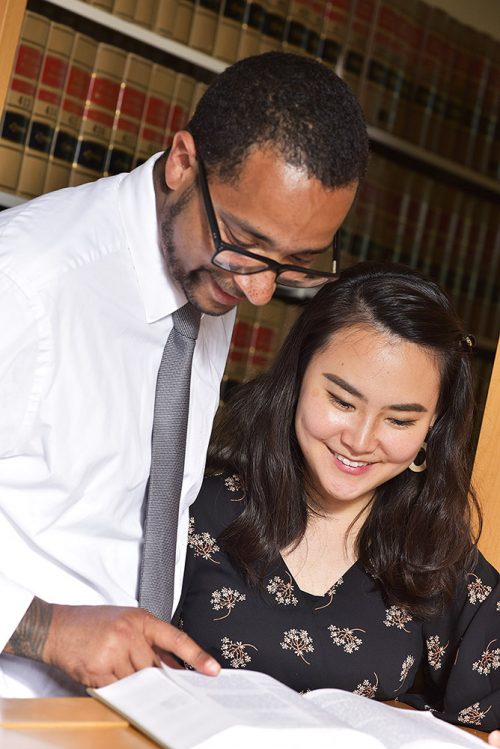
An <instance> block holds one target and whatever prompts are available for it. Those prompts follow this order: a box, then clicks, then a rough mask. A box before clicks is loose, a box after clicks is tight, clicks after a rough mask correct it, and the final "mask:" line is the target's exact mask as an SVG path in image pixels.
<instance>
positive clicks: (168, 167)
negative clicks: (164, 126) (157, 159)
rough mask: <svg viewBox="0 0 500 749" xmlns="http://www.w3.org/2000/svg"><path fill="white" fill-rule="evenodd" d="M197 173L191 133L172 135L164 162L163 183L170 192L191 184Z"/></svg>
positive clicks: (194, 148)
mask: <svg viewBox="0 0 500 749" xmlns="http://www.w3.org/2000/svg"><path fill="white" fill-rule="evenodd" d="M196 173H197V161H196V146H195V143H194V140H193V136H192V135H191V133H188V131H187V130H180V131H179V132H178V133H176V134H175V135H174V139H173V141H172V145H171V147H170V151H169V154H168V156H167V160H166V162H165V183H166V185H167V187H169V188H170V189H171V190H177V189H179V187H186V186H187V185H188V184H192V182H193V180H194V178H195V176H196Z"/></svg>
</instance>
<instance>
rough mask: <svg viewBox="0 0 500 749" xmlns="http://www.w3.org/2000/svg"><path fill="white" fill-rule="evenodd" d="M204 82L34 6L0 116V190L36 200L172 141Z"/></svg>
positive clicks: (127, 165) (123, 166)
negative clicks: (36, 11) (99, 37)
mask: <svg viewBox="0 0 500 749" xmlns="http://www.w3.org/2000/svg"><path fill="white" fill-rule="evenodd" d="M205 87H206V84H205V83H203V82H202V81H197V80H195V79H194V78H193V77H192V76H191V75H188V74H186V73H180V72H176V71H175V70H173V69H172V68H169V67H167V66H166V65H163V64H160V63H157V62H153V61H152V60H150V59H147V58H146V57H144V56H141V55H139V54H136V53H134V52H127V51H126V50H124V49H122V48H121V47H118V46H114V45H112V44H108V43H106V42H102V41H101V42H98V41H97V40H96V39H93V38H92V37H90V36H88V35H87V34H84V33H82V32H78V31H76V30H75V29H74V28H73V27H71V26H68V25H66V24H61V23H57V22H56V21H53V20H50V19H49V18H47V17H46V16H44V15H41V14H39V13H34V12H32V11H27V12H26V14H25V17H24V22H23V27H22V31H21V36H20V40H19V45H18V49H17V54H16V60H15V64H14V69H13V73H12V77H11V81H10V85H9V90H8V93H7V97H6V103H5V108H4V112H3V115H2V118H1V120H0V189H3V190H7V191H10V192H15V193H18V194H19V195H22V196H25V197H28V198H30V197H34V196H36V195H39V194H41V193H44V192H49V191H50V190H56V189H59V188H61V187H66V186H68V185H78V184H81V183H83V182H88V181H91V180H94V179H97V178H98V177H100V176H103V175H109V174H117V173H119V172H124V171H129V170H130V169H132V168H133V167H134V166H137V165H138V164H140V163H142V162H143V161H145V160H146V159H147V158H148V157H149V156H151V155H152V154H153V153H155V152H157V151H160V150H162V149H163V148H166V147H167V146H168V145H169V144H170V141H171V138H172V134H173V133H175V132H176V131H177V130H179V129H181V128H182V127H183V126H184V125H185V123H186V122H187V120H188V118H189V115H190V113H191V111H192V110H193V108H194V107H195V105H196V102H197V101H198V99H199V97H200V96H201V95H202V93H203V91H204V90H205Z"/></svg>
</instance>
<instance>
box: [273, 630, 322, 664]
mask: <svg viewBox="0 0 500 749" xmlns="http://www.w3.org/2000/svg"><path fill="white" fill-rule="evenodd" d="M280 645H281V647H282V648H283V650H292V651H293V652H294V653H295V655H298V656H299V658H302V660H303V661H304V663H307V665H308V666H309V665H310V662H309V661H306V659H305V658H304V653H313V652H314V647H313V642H312V639H311V638H310V637H309V634H308V632H307V630H305V629H289V630H288V632H284V633H283V640H282V642H281V643H280Z"/></svg>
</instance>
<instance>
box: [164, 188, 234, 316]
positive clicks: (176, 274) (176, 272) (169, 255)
mask: <svg viewBox="0 0 500 749" xmlns="http://www.w3.org/2000/svg"><path fill="white" fill-rule="evenodd" d="M193 192H194V186H191V187H190V188H188V190H186V192H185V193H184V194H183V195H182V196H181V197H180V198H179V200H178V201H177V202H176V203H173V204H172V205H169V206H167V207H166V208H165V213H164V215H163V218H162V220H161V223H160V231H161V236H160V245H161V250H162V254H163V258H164V260H165V264H166V266H167V270H168V272H169V274H170V275H171V276H172V278H173V279H174V280H175V281H176V283H177V284H178V285H179V286H180V287H181V289H182V290H183V292H184V294H185V295H186V298H187V300H188V301H189V302H190V303H191V304H192V305H193V307H195V309H197V310H199V312H202V313H205V314H207V315H214V316H219V315H224V314H226V312H227V309H223V310H220V311H216V310H213V309H205V308H204V307H202V306H200V303H199V301H198V300H197V298H196V290H197V289H199V288H200V287H203V286H204V285H205V284H206V274H208V275H210V276H212V277H213V278H214V279H216V282H217V284H218V285H219V286H220V287H221V288H222V289H223V291H224V290H225V289H224V286H223V285H222V283H221V281H220V280H219V273H218V272H217V269H216V268H215V267H213V266H212V267H209V268H207V267H203V266H200V267H199V268H195V269H194V270H191V271H187V272H186V271H185V270H184V268H183V267H182V262H181V257H182V255H183V254H184V255H187V254H188V253H189V250H187V249H182V248H180V247H179V245H178V244H177V243H176V241H175V239H174V223H175V219H176V218H177V217H178V216H179V215H180V214H181V213H182V211H183V210H184V209H185V208H186V206H187V205H188V203H189V201H190V199H191V196H192V194H193ZM204 275H205V279H204ZM227 293H229V294H233V295H234V296H241V292H239V291H235V290H233V291H230V290H227Z"/></svg>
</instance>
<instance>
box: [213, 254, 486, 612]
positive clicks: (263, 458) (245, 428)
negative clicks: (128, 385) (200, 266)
mask: <svg viewBox="0 0 500 749" xmlns="http://www.w3.org/2000/svg"><path fill="white" fill-rule="evenodd" d="M359 325H364V326H365V325H368V326H371V327H373V328H375V329H377V330H380V331H383V332H384V331H385V332H388V333H390V334H395V335H396V336H398V337H400V338H401V339H402V340H404V341H410V342H412V343H415V344H417V345H420V346H424V347H425V348H426V349H427V350H428V351H429V352H430V353H431V354H433V355H434V356H436V360H437V362H438V366H439V370H440V375H441V388H440V394H439V400H438V406H437V419H436V422H435V424H434V426H433V427H432V428H431V430H430V433H429V437H428V441H427V470H426V471H424V472H422V473H413V472H412V471H410V470H405V471H403V472H402V473H401V474H399V475H398V476H395V477H394V478H392V479H391V480H389V481H388V482H386V483H385V484H383V485H382V486H380V487H379V488H378V489H377V490H376V492H375V496H374V498H373V500H372V503H371V507H370V509H369V514H368V516H367V518H366V520H365V522H364V524H363V525H362V527H361V529H360V531H359V533H358V536H357V542H356V548H357V554H358V559H359V560H360V562H361V563H362V564H363V566H364V567H365V569H366V570H367V571H368V572H369V574H371V575H372V576H373V577H374V578H375V579H376V580H378V581H379V583H380V585H381V586H382V589H383V591H384V594H385V596H386V598H387V599H388V601H390V602H391V603H395V604H398V605H400V606H402V607H404V608H406V609H408V610H409V611H411V612H412V613H413V614H414V615H415V616H420V617H426V616H430V615H432V614H435V613H437V612H438V611H439V610H440V609H441V608H442V606H443V605H444V604H445V603H446V602H447V601H449V600H450V598H451V597H452V595H453V593H454V591H455V590H456V586H457V583H458V582H459V580H460V579H461V578H463V574H464V571H465V570H466V569H468V568H469V566H470V565H471V564H472V561H473V554H474V546H473V543H474V538H473V536H474V534H473V530H472V528H473V522H474V517H476V518H477V521H476V522H477V527H479V526H480V511H479V508H478V505H477V502H476V498H475V495H474V492H473V491H472V489H470V454H469V453H470V449H469V448H470V442H471V431H472V416H473V393H472V378H471V368H470V361H469V358H470V357H469V346H468V345H467V343H466V341H465V336H464V331H463V330H462V326H461V323H460V321H459V319H458V317H457V315H456V313H455V311H454V309H453V306H452V304H451V302H450V300H449V298H448V297H447V295H446V294H445V293H444V292H443V291H442V290H441V289H440V288H439V286H438V285H437V284H435V283H434V282H433V281H430V280H428V279H426V278H424V277H423V276H421V275H420V274H418V273H417V272H415V271H412V270H410V269H409V268H406V267H404V266H399V265H395V264H390V263H360V264H358V265H356V266H353V267H352V268H350V269H348V270H347V271H344V273H343V274H342V275H341V277H340V279H339V280H338V281H337V282H336V283H333V284H328V285H326V286H324V287H323V288H322V289H321V290H320V291H319V292H318V294H317V295H316V297H315V298H314V299H313V300H312V301H310V302H309V303H308V305H307V306H306V308H305V310H304V312H303V313H302V315H301V317H300V318H299V319H298V321H297V322H296V323H295V325H294V326H293V328H292V329H291V331H290V333H289V334H288V336H287V338H286V340H285V342H284V344H283V346H282V348H281V350H280V352H279V353H278V355H277V358H276V360H275V362H274V364H273V366H272V368H271V369H270V370H269V371H268V372H267V373H266V374H264V375H262V376H261V377H259V378H258V379H256V380H253V381H251V382H249V383H247V384H245V385H243V386H241V387H240V388H238V389H237V390H236V391H235V393H234V395H233V397H232V398H230V400H229V402H228V403H227V404H226V405H225V406H224V408H223V409H222V411H221V413H220V415H219V418H218V420H217V423H216V426H215V428H214V433H213V435H212V442H211V446H210V450H209V456H208V469H209V471H212V472H213V471H217V470H221V469H223V470H229V471H232V472H235V473H237V474H238V475H239V477H240V479H241V482H242V486H243V487H244V491H245V504H244V509H243V511H242V514H241V515H240V516H239V517H238V519H237V520H235V521H234V522H233V523H232V524H231V525H230V526H229V527H228V528H227V529H226V530H225V531H224V533H223V534H222V536H221V537H220V541H221V543H223V544H224V547H225V549H226V550H227V551H228V553H229V554H230V555H231V557H232V559H233V560H234V561H235V563H236V564H237V565H238V566H239V567H240V568H241V569H242V571H243V572H244V574H245V576H246V577H247V579H248V581H249V582H250V583H251V584H254V585H258V584H259V583H260V581H261V580H262V576H263V575H264V574H266V571H267V569H268V567H269V565H270V564H271V563H272V562H273V561H274V560H275V559H276V557H277V555H278V554H279V552H280V551H281V550H282V549H285V548H286V547H289V546H290V545H291V544H293V543H297V542H298V541H300V539H301V538H302V536H303V535H304V532H305V529H306V524H307V520H308V512H309V510H308V506H307V497H306V469H305V465H304V459H303V456H302V452H301V450H300V447H299V445H298V442H297V438H296V435H295V428H294V420H295V411H296V407H297V401H298V397H299V392H300V387H301V383H302V379H303V376H304V373H305V371H306V368H307V366H308V364H309V362H310V361H311V358H312V357H313V356H314V354H316V352H318V351H320V350H321V349H323V348H324V347H325V346H326V345H327V344H328V342H329V340H330V338H331V336H332V335H333V334H334V333H336V332H337V331H339V330H341V329H342V328H345V327H351V326H359ZM474 513H476V514H475V515H474Z"/></svg>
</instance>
